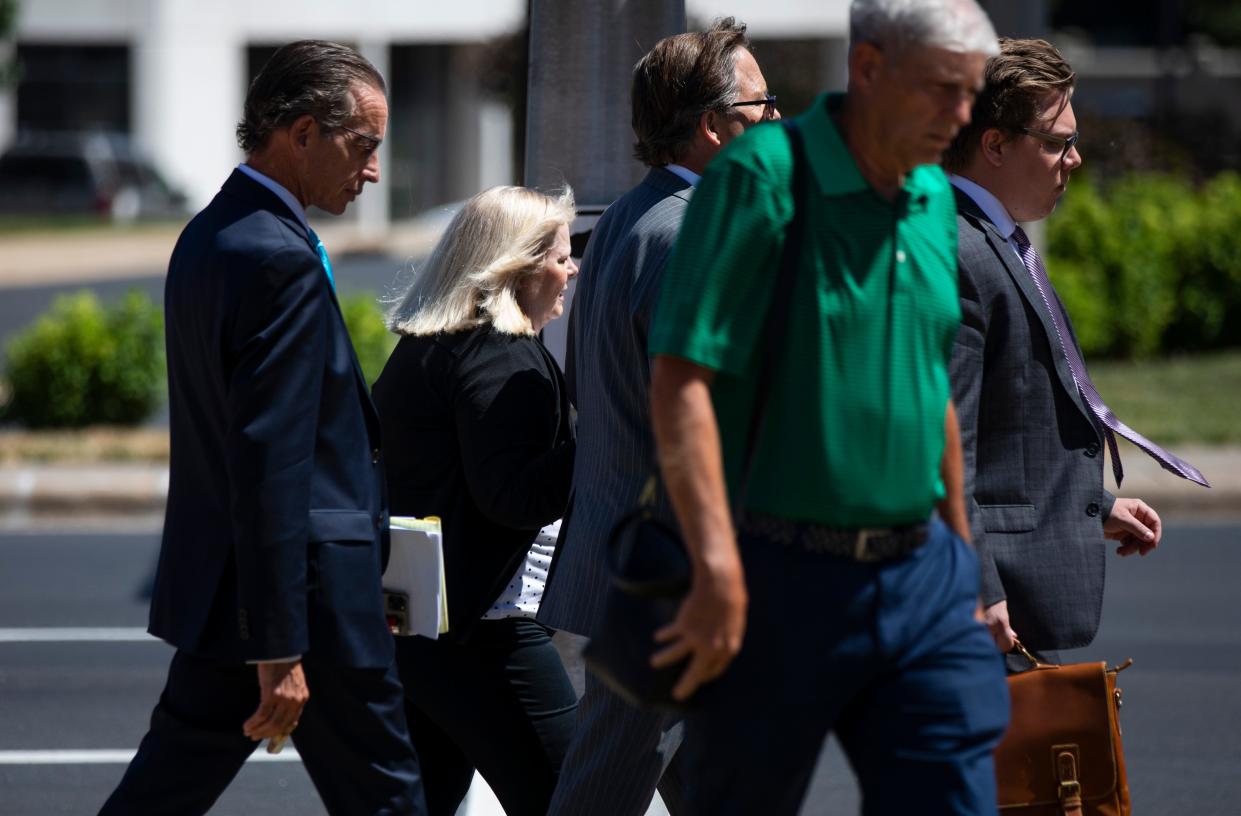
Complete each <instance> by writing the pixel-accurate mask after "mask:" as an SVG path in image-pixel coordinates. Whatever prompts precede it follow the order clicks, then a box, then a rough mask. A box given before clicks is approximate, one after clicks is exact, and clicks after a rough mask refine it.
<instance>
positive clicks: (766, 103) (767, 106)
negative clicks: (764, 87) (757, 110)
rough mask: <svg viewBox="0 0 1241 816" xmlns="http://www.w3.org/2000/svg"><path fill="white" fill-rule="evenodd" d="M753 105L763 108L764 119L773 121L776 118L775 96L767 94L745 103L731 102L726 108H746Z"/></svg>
mask: <svg viewBox="0 0 1241 816" xmlns="http://www.w3.org/2000/svg"><path fill="white" fill-rule="evenodd" d="M753 105H762V106H763V118H764V119H775V118H776V95H775V94H767V95H766V96H764V97H763V98H762V99H751V100H749V101H747V102H733V103H732V104H730V105H729V106H728V107H730V108H748V107H751V106H753Z"/></svg>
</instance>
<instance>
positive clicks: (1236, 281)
mask: <svg viewBox="0 0 1241 816" xmlns="http://www.w3.org/2000/svg"><path fill="white" fill-rule="evenodd" d="M1048 239H1049V252H1048V254H1049V256H1050V257H1049V261H1048V273H1049V274H1050V275H1051V277H1052V280H1053V282H1054V283H1055V285H1056V289H1057V291H1059V292H1060V295H1061V297H1062V298H1063V300H1064V301H1065V306H1066V307H1067V308H1068V310H1069V313H1070V314H1071V315H1072V316H1073V322H1074V326H1075V328H1076V329H1077V332H1078V336H1079V339H1080V340H1081V342H1082V347H1083V349H1084V350H1085V351H1086V352H1087V353H1088V354H1092V353H1093V354H1102V355H1106V356H1110V357H1149V356H1151V355H1154V354H1156V353H1159V352H1169V351H1186V350H1203V349H1214V348H1224V347H1229V346H1236V345H1241V178H1238V177H1237V176H1236V175H1235V174H1230V173H1226V174H1221V175H1219V176H1217V177H1216V178H1215V179H1214V180H1212V181H1211V182H1210V183H1208V184H1207V185H1205V186H1203V187H1202V188H1200V189H1195V188H1194V187H1193V186H1191V185H1190V183H1189V182H1188V181H1186V180H1184V179H1181V178H1179V177H1173V176H1166V175H1160V174H1154V173H1146V174H1133V175H1130V176H1127V177H1125V178H1123V179H1120V180H1119V181H1117V182H1116V183H1114V184H1112V185H1110V186H1109V187H1107V188H1105V189H1102V190H1100V189H1099V188H1098V187H1096V186H1095V185H1093V184H1091V183H1089V182H1088V181H1087V182H1086V183H1079V184H1075V185H1074V187H1073V189H1072V191H1071V192H1070V194H1069V195H1068V196H1066V198H1065V200H1064V202H1063V203H1062V206H1061V207H1060V208H1059V209H1058V210H1057V212H1056V214H1055V215H1053V216H1052V218H1051V219H1050V221H1049V222H1048Z"/></svg>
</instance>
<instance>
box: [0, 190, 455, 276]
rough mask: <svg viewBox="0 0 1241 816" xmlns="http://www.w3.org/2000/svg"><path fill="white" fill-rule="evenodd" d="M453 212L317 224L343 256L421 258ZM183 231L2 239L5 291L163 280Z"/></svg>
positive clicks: (94, 231)
mask: <svg viewBox="0 0 1241 816" xmlns="http://www.w3.org/2000/svg"><path fill="white" fill-rule="evenodd" d="M453 212H455V209H453V208H452V207H450V206H445V207H440V208H436V209H434V210H429V211H428V212H426V213H423V214H421V215H420V216H418V217H417V218H414V219H412V220H409V221H400V222H395V223H393V224H392V225H391V226H390V227H389V228H388V229H387V230H386V231H384V232H381V233H369V232H364V231H362V230H360V229H359V228H358V227H357V225H355V224H354V223H352V222H351V221H348V220H346V219H342V220H339V221H332V220H325V219H319V220H316V221H315V222H314V223H315V231H316V232H318V233H319V235H320V236H321V237H322V238H323V243H324V244H326V245H327V246H328V247H330V248H331V252H332V254H333V255H334V256H337V257H343V256H345V255H349V254H353V253H380V254H386V255H391V256H393V257H398V258H407V257H419V258H420V257H423V256H425V255H427V254H428V253H429V252H430V251H431V248H432V247H434V245H435V241H436V240H438V238H439V236H440V233H441V232H442V231H443V229H444V227H445V226H446V224H447V220H448V218H450V217H451V215H452V213H453ZM183 226H184V225H183V224H180V223H177V224H143V225H138V226H135V227H129V228H123V227H122V228H111V227H105V226H101V227H99V228H84V229H66V230H34V231H32V232H29V233H19V234H11V235H0V289H7V288H21V287H35V286H55V285H59V284H75V283H81V284H88V283H93V282H98V281H108V280H120V279H126V278H133V277H162V276H163V275H164V272H165V270H166V269H167V268H168V256H169V255H171V254H172V248H173V245H174V244H176V242H177V236H178V235H180V233H181V229H182V227H183Z"/></svg>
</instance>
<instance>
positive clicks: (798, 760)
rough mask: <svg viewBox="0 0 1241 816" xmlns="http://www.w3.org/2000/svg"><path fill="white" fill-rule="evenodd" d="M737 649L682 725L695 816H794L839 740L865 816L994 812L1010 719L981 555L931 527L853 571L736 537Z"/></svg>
mask: <svg viewBox="0 0 1241 816" xmlns="http://www.w3.org/2000/svg"><path fill="white" fill-rule="evenodd" d="M739 545H740V548H741V556H742V561H743V563H744V566H745V571H746V586H747V588H748V591H749V596H750V603H749V612H748V619H747V630H746V634H745V641H744V644H743V646H742V649H741V652H740V654H739V655H738V656H737V659H736V660H735V661H734V662H733V663H732V664H731V665H730V666H729V668H728V670H727V671H726V672H725V673H724V675H723V676H722V677H721V678H719V679H718V680H717V681H715V682H714V683H712V684H710V685H708V686H706V687H705V688H703V689H702V691H701V692H700V695H699V699H698V706H697V708H695V709H694V710H693V711H692V712H691V713H690V714H689V716H688V717H687V719H686V732H685V745H684V746H683V748H682V750H683V751H684V752H685V754H686V756H685V759H686V778H687V780H688V783H689V787H688V791H687V793H688V798H689V801H690V806H691V810H692V812H694V813H698V814H711V815H712V816H717V815H718V814H752V813H763V814H786V813H787V814H796V813H797V812H798V809H799V806H800V804H801V801H802V799H803V797H804V796H805V792H806V788H807V785H808V784H809V782H810V777H811V774H812V773H813V771H814V767H815V763H816V760H817V759H818V755H819V751H820V749H821V748H822V745H823V742H824V740H825V738H826V737H827V735H828V733H829V732H832V731H834V732H835V733H836V735H837V737H838V738H839V740H840V744H841V746H842V747H843V749H844V751H845V754H846V756H847V757H848V759H849V762H850V764H851V765H852V767H853V770H854V772H855V773H856V774H857V778H858V781H859V784H860V785H861V789H862V800H863V806H862V811H863V813H864V814H867V816H874V814H909V813H927V814H932V813H933V814H936V816H944V815H945V814H969V815H970V816H977V814H995V813H996V787H995V771H994V767H993V764H992V759H991V754H992V750H993V749H994V748H995V745H996V743H997V742H998V741H999V739H1000V737H1001V735H1002V734H1003V731H1004V728H1005V726H1006V725H1007V724H1008V714H1009V709H1008V688H1007V685H1006V683H1005V680H1004V664H1003V661H1002V660H1001V658H1000V655H999V653H998V652H997V651H996V648H995V644H994V642H993V641H992V639H991V637H990V635H988V634H987V632H986V630H985V629H984V628H983V626H982V625H981V624H979V623H977V622H976V621H975V620H974V618H973V613H974V609H975V605H976V603H977V601H978V590H979V572H978V559H977V557H976V556H975V555H974V551H973V549H972V548H971V547H969V545H967V544H965V543H964V542H962V541H961V540H960V539H959V538H957V536H955V535H953V534H952V533H951V532H950V531H949V530H948V528H947V527H945V526H944V525H943V523H942V522H940V521H939V520H938V519H935V520H934V521H933V522H932V529H931V532H930V536H929V538H928V540H927V542H926V543H925V544H924V545H923V546H922V547H920V548H919V549H918V550H916V551H915V552H914V553H913V554H911V555H909V556H906V557H905V558H902V559H898V560H895V561H890V562H885V563H880V564H863V563H857V562H854V561H851V560H847V559H843V558H834V557H831V556H824V555H820V554H814V553H806V552H803V551H799V550H794V549H790V548H786V547H783V546H782V545H779V544H776V543H773V542H768V541H764V540H760V539H756V538H752V537H747V536H742V539H741V540H740V542H739Z"/></svg>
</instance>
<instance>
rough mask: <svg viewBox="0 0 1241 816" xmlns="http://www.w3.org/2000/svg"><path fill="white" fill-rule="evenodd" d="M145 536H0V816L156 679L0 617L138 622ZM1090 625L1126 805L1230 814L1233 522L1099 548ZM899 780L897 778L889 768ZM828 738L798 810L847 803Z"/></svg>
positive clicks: (104, 781)
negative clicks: (1118, 699) (1100, 607)
mask: <svg viewBox="0 0 1241 816" xmlns="http://www.w3.org/2000/svg"><path fill="white" fill-rule="evenodd" d="M157 548H158V543H157V537H156V536H155V535H154V534H151V533H134V534H120V533H114V534H81V533H74V534H37V535H36V534H5V535H0V816H26V815H27V814H30V816H34V814H40V816H41V815H42V814H83V813H93V812H94V811H95V810H96V809H97V808H98V806H99V805H100V804H101V803H102V801H103V799H104V798H105V797H106V796H107V794H108V792H109V791H110V790H111V788H112V787H113V786H114V785H115V783H116V781H117V780H118V779H119V777H120V774H121V773H122V771H123V768H124V765H123V764H122V763H119V762H112V763H108V764H78V763H63V762H62V763H60V764H42V765H40V764H31V763H30V762H22V761H20V760H21V757H19V756H17V755H16V754H14V753H13V752H17V751H34V750H62V751H63V750H69V749H88V750H89V749H95V750H98V749H131V750H132V749H133V748H134V747H135V746H136V745H137V742H138V740H139V738H140V737H141V735H142V733H143V731H144V730H145V723H146V719H147V717H148V716H149V713H150V709H151V706H152V705H153V704H154V702H155V700H156V698H157V696H158V694H159V690H160V686H161V683H162V681H163V673H164V670H165V667H166V666H167V662H168V659H169V657H170V650H169V648H168V647H166V646H164V645H162V644H160V643H157V642H154V641H150V642H41V643H19V642H13V637H12V630H13V629H18V628H21V629H26V628H32V627H142V626H143V625H144V624H145V619H146V600H145V595H146V588H147V585H148V584H149V581H150V574H151V570H152V566H153V564H154V559H155V555H156V552H157ZM1109 567H1110V570H1111V574H1110V577H1109V585H1108V592H1107V597H1106V601H1105V605H1104V618H1103V626H1102V630H1101V631H1100V634H1099V638H1098V640H1097V641H1096V642H1095V644H1094V645H1093V646H1091V647H1090V648H1089V649H1086V650H1082V652H1083V653H1082V654H1074V655H1066V657H1070V658H1072V659H1074V660H1087V659H1090V660H1108V661H1109V662H1118V661H1121V660H1123V659H1124V658H1126V657H1133V658H1134V659H1135V661H1136V663H1135V665H1134V667H1133V668H1131V669H1129V670H1128V671H1126V672H1125V673H1124V674H1123V675H1121V680H1122V683H1121V685H1122V686H1123V687H1124V692H1125V706H1124V710H1123V715H1122V723H1123V727H1124V739H1125V747H1126V754H1127V758H1128V768H1129V781H1130V787H1131V790H1132V793H1133V800H1134V802H1135V810H1136V812H1138V813H1140V814H1156V816H1161V815H1162V814H1171V813H1193V814H1195V816H1213V815H1216V814H1218V816H1235V814H1237V813H1238V812H1241V805H1239V804H1238V803H1241V774H1239V773H1238V769H1239V768H1241V695H1239V694H1238V689H1241V626H1239V625H1238V624H1239V623H1241V616H1239V615H1238V613H1237V611H1236V603H1235V600H1236V597H1237V594H1238V590H1237V588H1236V583H1237V576H1238V575H1241V523H1231V524H1218V525H1187V524H1175V525H1173V526H1171V527H1170V528H1169V529H1168V531H1167V534H1166V537H1165V540H1164V544H1163V546H1162V547H1161V548H1160V549H1159V551H1158V552H1157V553H1156V554H1155V555H1152V556H1150V557H1148V558H1146V559H1138V558H1130V559H1123V560H1122V559H1118V558H1115V557H1113V558H1111V560H1110V564H1109ZM893 783H894V784H899V780H895V779H894V780H893ZM857 810H858V798H857V795H856V793H855V791H854V788H853V782H852V779H851V778H850V775H849V772H848V770H847V768H846V767H845V765H844V763H843V761H842V760H841V758H840V755H839V753H838V752H837V751H836V750H835V749H834V747H832V746H831V745H830V744H829V748H828V750H827V751H825V752H824V756H823V758H822V761H821V762H820V768H819V771H818V773H816V775H815V779H814V782H813V784H812V788H811V794H810V797H809V799H808V801H807V804H806V807H805V809H804V811H803V812H804V813H805V814H815V816H818V814H841V813H856V812H857ZM213 813H221V814H232V813H237V814H247V816H249V815H250V814H273V816H275V814H280V815H281V816H287V814H289V813H297V814H307V815H308V816H312V815H313V814H322V813H323V810H322V806H321V805H320V804H319V803H318V800H317V798H316V796H315V793H314V790H313V787H312V785H311V783H310V781H309V778H308V777H307V776H306V774H305V772H304V771H303V770H302V768H301V765H300V764H299V763H295V762H281V763H261V764H260V763H251V764H249V765H247V767H246V768H245V770H243V772H242V774H241V775H240V776H239V777H238V779H237V780H236V781H235V782H234V784H233V785H232V786H231V787H230V788H229V790H228V792H227V793H226V794H225V796H224V797H223V798H222V799H221V800H220V802H219V803H218V805H217V807H216V808H215V810H214V811H213Z"/></svg>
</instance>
